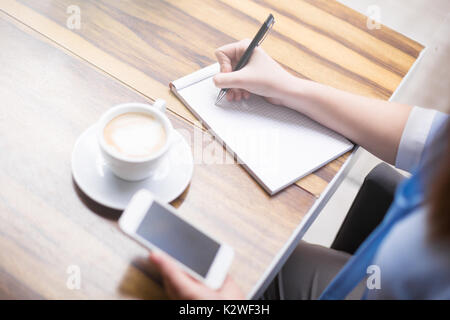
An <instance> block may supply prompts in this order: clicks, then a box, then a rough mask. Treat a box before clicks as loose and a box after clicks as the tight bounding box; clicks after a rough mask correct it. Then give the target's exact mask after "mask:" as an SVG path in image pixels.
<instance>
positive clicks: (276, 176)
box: [170, 63, 353, 195]
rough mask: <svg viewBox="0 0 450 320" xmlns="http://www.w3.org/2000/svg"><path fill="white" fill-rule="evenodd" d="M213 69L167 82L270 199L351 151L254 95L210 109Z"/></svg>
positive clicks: (309, 122) (329, 133) (342, 141)
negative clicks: (271, 196) (270, 196)
mask: <svg viewBox="0 0 450 320" xmlns="http://www.w3.org/2000/svg"><path fill="white" fill-rule="evenodd" d="M219 70H220V67H219V64H217V63H216V64H213V65H210V66H208V67H206V68H203V69H200V70H198V71H196V72H194V73H192V74H190V75H187V76H185V77H183V78H180V79H178V80H175V81H173V82H172V83H171V84H170V87H171V90H172V91H173V92H174V93H175V95H176V96H177V97H178V98H179V99H180V100H181V101H182V102H183V103H184V104H185V105H186V107H187V108H189V110H191V112H192V113H193V114H194V115H195V116H196V117H197V118H198V119H199V120H200V121H201V122H202V123H203V125H205V126H206V127H207V128H209V129H210V131H211V132H212V133H213V135H214V136H215V137H216V139H218V140H219V141H220V142H221V143H223V144H224V145H225V146H226V148H227V150H228V151H230V152H232V153H233V154H234V155H235V156H236V158H237V160H238V162H239V163H241V164H242V165H243V166H244V168H246V170H248V172H249V173H250V174H251V175H252V176H253V177H254V178H255V179H256V180H257V181H258V182H259V183H260V184H261V186H262V187H263V188H264V189H265V190H266V191H267V192H268V193H269V194H270V195H273V194H275V193H277V192H279V191H280V190H282V189H284V188H286V187H287V186H289V185H291V184H292V183H294V182H296V181H297V180H299V179H300V178H302V177H304V176H306V175H308V174H310V173H312V172H313V171H315V170H317V169H318V168H320V167H322V166H323V165H325V164H327V163H328V162H330V161H332V160H334V159H336V158H338V157H339V156H341V155H342V154H344V153H346V152H347V151H349V150H351V149H352V148H353V144H352V143H351V142H350V141H348V140H347V139H345V138H344V137H342V136H341V135H339V134H337V133H336V132H334V131H332V130H330V129H328V128H326V127H324V126H322V125H320V124H319V123H317V122H315V121H313V120H311V119H309V118H308V117H306V116H304V115H302V114H301V113H299V112H297V111H294V110H292V109H289V108H286V107H280V106H276V105H273V104H271V103H269V102H267V101H266V100H265V99H263V98H262V97H260V96H256V95H252V96H251V97H250V99H248V100H243V101H240V102H229V101H227V100H226V98H224V99H222V101H221V102H220V103H219V104H218V105H217V106H216V105H215V104H214V103H215V100H216V98H217V95H218V93H219V89H218V88H216V87H215V85H214V83H213V80H212V79H213V76H214V75H215V74H216V73H218V72H219Z"/></svg>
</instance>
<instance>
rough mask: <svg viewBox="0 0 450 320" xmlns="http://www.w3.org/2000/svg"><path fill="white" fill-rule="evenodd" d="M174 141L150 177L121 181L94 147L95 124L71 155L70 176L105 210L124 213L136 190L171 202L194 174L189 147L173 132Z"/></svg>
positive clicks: (96, 144) (77, 143) (85, 132)
mask: <svg viewBox="0 0 450 320" xmlns="http://www.w3.org/2000/svg"><path fill="white" fill-rule="evenodd" d="M173 132H174V142H173V143H172V146H171V147H170V149H169V150H168V151H167V153H166V154H165V155H164V158H163V159H161V164H160V165H159V167H158V169H157V170H156V171H155V172H154V173H153V175H152V176H151V177H149V178H147V179H145V180H141V181H125V180H122V179H120V178H118V177H116V176H115V175H114V174H113V173H112V172H111V171H110V170H109V168H108V167H107V165H106V163H105V161H104V159H103V157H102V155H101V153H100V149H99V146H98V142H97V130H96V125H93V126H91V127H89V128H88V129H87V130H86V131H84V132H83V133H82V134H81V135H80V137H79V138H78V140H77V142H76V143H75V147H74V149H73V152H72V175H73V178H74V180H75V182H76V184H77V185H78V187H79V188H80V189H81V190H82V191H83V192H84V193H85V194H86V195H87V196H88V197H90V198H91V199H92V200H94V201H96V202H98V203H100V204H102V205H104V206H106V207H109V208H113V209H117V210H124V209H125V207H126V206H127V204H128V202H129V201H130V199H131V197H132V196H133V195H134V194H135V193H136V192H137V191H139V190H140V189H147V190H149V191H150V192H152V193H153V194H154V195H155V196H156V198H158V199H159V200H160V201H164V202H171V201H173V200H175V199H176V198H177V197H178V196H179V195H180V194H181V193H183V191H184V190H185V189H186V187H187V186H188V184H189V182H190V181H191V178H192V173H193V171H194V161H193V158H192V153H191V148H190V147H189V145H188V143H187V142H186V140H184V138H183V137H182V136H181V134H179V133H178V132H177V131H175V130H174V131H173Z"/></svg>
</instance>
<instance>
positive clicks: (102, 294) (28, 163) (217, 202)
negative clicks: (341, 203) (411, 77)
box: [0, 0, 423, 299]
mask: <svg viewBox="0 0 450 320" xmlns="http://www.w3.org/2000/svg"><path fill="white" fill-rule="evenodd" d="M71 5H76V6H78V7H79V8H80V10H81V11H80V12H81V28H80V29H79V30H77V29H75V30H71V29H69V28H68V27H67V19H68V18H69V14H68V13H67V8H68V7H69V6H71ZM0 10H1V12H0V49H1V50H0V68H1V73H0V97H1V100H2V102H1V103H2V104H1V106H0V150H1V157H0V181H1V184H0V298H51V299H53V298H99V299H103V298H164V292H163V291H162V290H161V288H160V286H159V284H158V277H157V276H156V275H155V272H154V271H153V270H152V267H151V266H150V265H149V263H148V261H147V252H146V250H145V249H143V248H142V247H140V246H139V245H137V244H136V243H134V242H133V241H132V240H130V239H128V238H127V237H126V236H124V235H123V234H122V233H121V232H120V231H119V230H118V228H117V218H118V217H119V216H120V212H116V211H113V210H109V209H107V208H104V207H101V206H99V205H97V204H95V203H94V202H93V201H91V200H89V199H88V198H87V197H86V196H85V195H84V194H83V193H82V192H81V191H80V190H79V189H78V188H77V186H76V185H75V184H74V182H73V180H72V176H71V170H70V155H71V151H72V148H73V145H74V143H75V140H76V139H77V137H78V136H79V135H80V134H81V133H82V132H83V130H85V129H86V128H87V127H89V126H90V125H91V124H92V123H94V122H95V121H96V120H97V119H98V118H99V116H100V114H101V113H102V112H104V111H105V110H107V109H108V108H109V107H111V106H113V105H115V104H118V103H123V102H129V101H139V102H151V101H152V100H153V99H155V98H164V99H166V100H167V101H168V108H169V110H170V111H169V116H170V119H171V121H172V122H173V124H174V127H175V128H179V129H185V130H187V131H188V132H189V133H191V136H192V135H193V132H194V130H204V128H203V127H202V126H201V125H200V124H199V123H198V122H197V121H196V119H195V118H194V117H193V115H192V114H191V113H190V112H189V111H188V110H187V109H186V108H185V107H184V106H183V105H182V104H181V103H180V102H179V101H178V100H177V99H176V98H175V97H174V96H173V95H172V94H171V93H170V91H169V88H168V83H169V82H170V81H171V80H174V79H177V78H179V77H181V76H183V75H186V74H188V73H191V72H193V71H195V70H197V69H199V68H202V67H205V66H207V65H209V64H211V63H213V62H214V55H213V52H214V49H215V48H217V47H219V46H221V45H223V44H226V43H229V42H232V41H235V40H237V39H242V38H245V37H252V36H253V34H254V33H255V31H256V30H257V28H258V27H259V25H260V23H261V21H263V20H264V18H265V17H266V16H267V15H268V13H269V12H272V13H273V14H274V15H275V17H276V20H277V23H276V25H275V28H274V30H273V32H272V33H271V35H270V37H268V38H267V40H266V41H265V43H264V48H265V49H266V51H267V52H268V53H269V54H271V55H272V56H273V57H274V58H275V59H276V60H278V61H279V62H280V63H281V64H282V65H283V66H284V67H286V68H287V69H288V70H289V71H290V72H292V73H294V74H297V75H298V76H300V77H304V78H308V79H312V80H314V81H318V82H322V83H325V84H328V85H331V86H334V87H337V88H341V89H345V90H348V91H352V92H356V93H359V94H363V95H366V96H370V97H376V98H381V99H389V98H390V97H391V95H392V94H393V92H394V91H395V90H396V88H397V87H398V86H399V84H400V83H401V81H402V79H403V78H404V77H405V75H406V74H407V72H408V70H409V69H410V68H411V66H412V65H413V63H414V62H415V61H416V59H417V58H418V56H419V54H420V52H421V51H422V49H423V46H422V45H420V44H418V43H416V42H414V41H412V40H410V39H407V38H406V37H404V36H402V35H400V34H398V33H396V32H394V31H392V30H390V29H388V28H386V27H384V26H383V27H382V28H381V29H375V30H369V29H368V28H367V24H366V22H367V21H366V18H365V17H363V16H362V15H360V14H358V13H356V12H354V11H352V10H350V9H348V8H346V7H344V6H343V5H341V4H339V3H337V2H335V1H326V0H315V1H313V0H303V1H268V0H267V1H266V0H255V1H240V0H239V1H238V0H234V1H233V0H228V1H214V0H204V1H200V0H165V1H145V0H135V1H107V0H99V1H94V0H86V1H81V0H58V1H50V0H42V1H25V0H19V1H12V0H2V1H1V3H0ZM210 140H211V141H212V137H210ZM211 141H205V142H204V143H208V144H209V143H211ZM189 142H190V143H191V144H192V141H189ZM212 143H216V142H212ZM347 158H348V155H346V156H343V157H341V158H340V159H337V160H336V161H333V162H332V163H330V164H329V165H327V166H325V167H323V168H322V169H320V170H318V171H317V172H315V173H314V174H311V175H310V176H308V177H306V178H304V179H302V180H300V181H299V182H297V183H296V184H294V185H292V186H291V187H289V188H287V189H286V190H284V191H282V192H281V193H279V194H277V195H276V196H273V197H269V196H268V195H267V194H266V193H265V192H264V191H263V190H262V189H261V187H260V186H259V185H258V184H257V183H256V182H255V181H254V180H253V179H252V178H251V177H250V176H249V175H248V174H247V173H246V171H245V170H244V169H243V168H242V167H240V166H239V165H236V164H234V165H206V164H201V163H199V164H196V166H195V169H194V176H193V179H192V182H191V184H190V186H189V187H188V189H187V190H186V191H185V192H184V193H183V195H182V196H181V197H180V198H179V199H177V200H176V201H174V203H173V205H174V206H175V207H177V208H178V209H179V212H180V214H182V215H184V216H186V217H187V218H188V219H190V220H191V221H193V222H194V223H195V224H198V225H199V226H201V227H203V228H206V229H207V230H209V231H210V232H213V233H214V234H215V235H216V236H217V237H218V238H219V239H221V240H223V241H225V242H227V243H229V244H230V245H231V246H233V247H234V248H235V251H236V257H235V260H234V262H233V265H232V267H231V274H232V276H233V277H234V278H235V280H236V281H237V283H238V284H239V286H240V287H241V288H242V290H243V291H244V292H245V293H246V294H247V295H248V297H254V296H257V295H258V294H259V293H260V292H261V290H263V289H264V288H265V286H266V285H267V283H268V282H269V281H270V280H271V279H272V278H273V276H274V275H275V273H276V272H277V271H278V270H279V268H280V266H281V265H282V263H283V262H284V261H285V259H286V258H287V257H288V255H289V253H290V252H291V251H292V249H293V248H294V247H295V245H296V243H297V242H298V240H299V239H300V238H301V237H302V235H303V234H304V233H305V231H306V229H307V228H308V226H309V225H310V224H311V223H312V221H313V220H314V217H315V216H316V215H317V214H318V212H319V211H320V209H321V207H322V206H323V205H324V203H325V202H326V200H327V199H328V198H329V196H330V195H331V193H332V191H333V190H334V189H335V188H336V187H337V182H338V180H339V177H340V176H341V175H342V167H343V165H344V164H345V163H346V160H347ZM71 266H76V267H79V270H80V271H81V288H80V289H74V290H72V289H70V288H68V286H67V281H68V279H69V276H70V275H71V270H73V269H70V267H71Z"/></svg>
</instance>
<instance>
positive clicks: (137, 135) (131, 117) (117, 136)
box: [103, 112, 167, 158]
mask: <svg viewBox="0 0 450 320" xmlns="http://www.w3.org/2000/svg"><path fill="white" fill-rule="evenodd" d="M103 137H104V140H105V142H106V144H107V145H108V146H109V147H111V148H112V149H114V150H116V151H117V152H118V153H120V154H121V155H123V156H125V157H129V158H147V157H150V156H152V155H153V154H156V153H157V152H158V151H160V150H161V149H162V148H163V147H164V146H165V144H166V142H167V133H166V130H165V128H164V125H163V123H162V122H161V121H160V120H158V119H156V118H155V117H154V116H153V115H150V114H147V113H143V112H128V113H124V114H121V115H119V116H117V117H115V118H113V119H112V120H111V121H109V122H108V123H107V124H106V126H105V127H104V129H103Z"/></svg>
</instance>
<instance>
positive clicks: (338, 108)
mask: <svg viewBox="0 0 450 320" xmlns="http://www.w3.org/2000/svg"><path fill="white" fill-rule="evenodd" d="M280 90H281V92H280V94H281V95H280V99H281V101H282V104H284V105H285V106H287V107H289V108H292V109H295V110H297V111H299V112H301V113H303V114H305V115H306V116H308V117H310V118H311V119H313V120H315V121H317V122H319V123H321V124H323V125H324V126H326V127H328V128H330V129H332V130H334V131H336V132H338V133H340V134H342V135H343V136H345V137H347V138H348V139H350V140H352V141H354V142H355V143H356V144H358V145H361V146H362V147H363V148H365V149H367V150H368V151H369V152H371V153H373V154H374V155H375V156H377V157H379V158H381V159H382V160H384V161H386V162H389V163H391V164H394V163H395V158H396V155H397V149H398V146H399V144H400V139H401V136H402V133H403V129H404V127H405V125H406V122H407V120H408V116H409V113H410V112H411V109H412V108H411V107H410V106H408V105H404V104H399V103H391V102H387V101H382V100H376V99H370V98H366V97H362V96H358V95H355V94H351V93H348V92H344V91H341V90H337V89H334V88H331V87H327V86H325V85H321V84H317V83H314V82H312V81H307V80H303V79H299V78H296V77H292V78H290V79H289V81H287V83H285V86H284V87H283V88H282V89H280Z"/></svg>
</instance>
